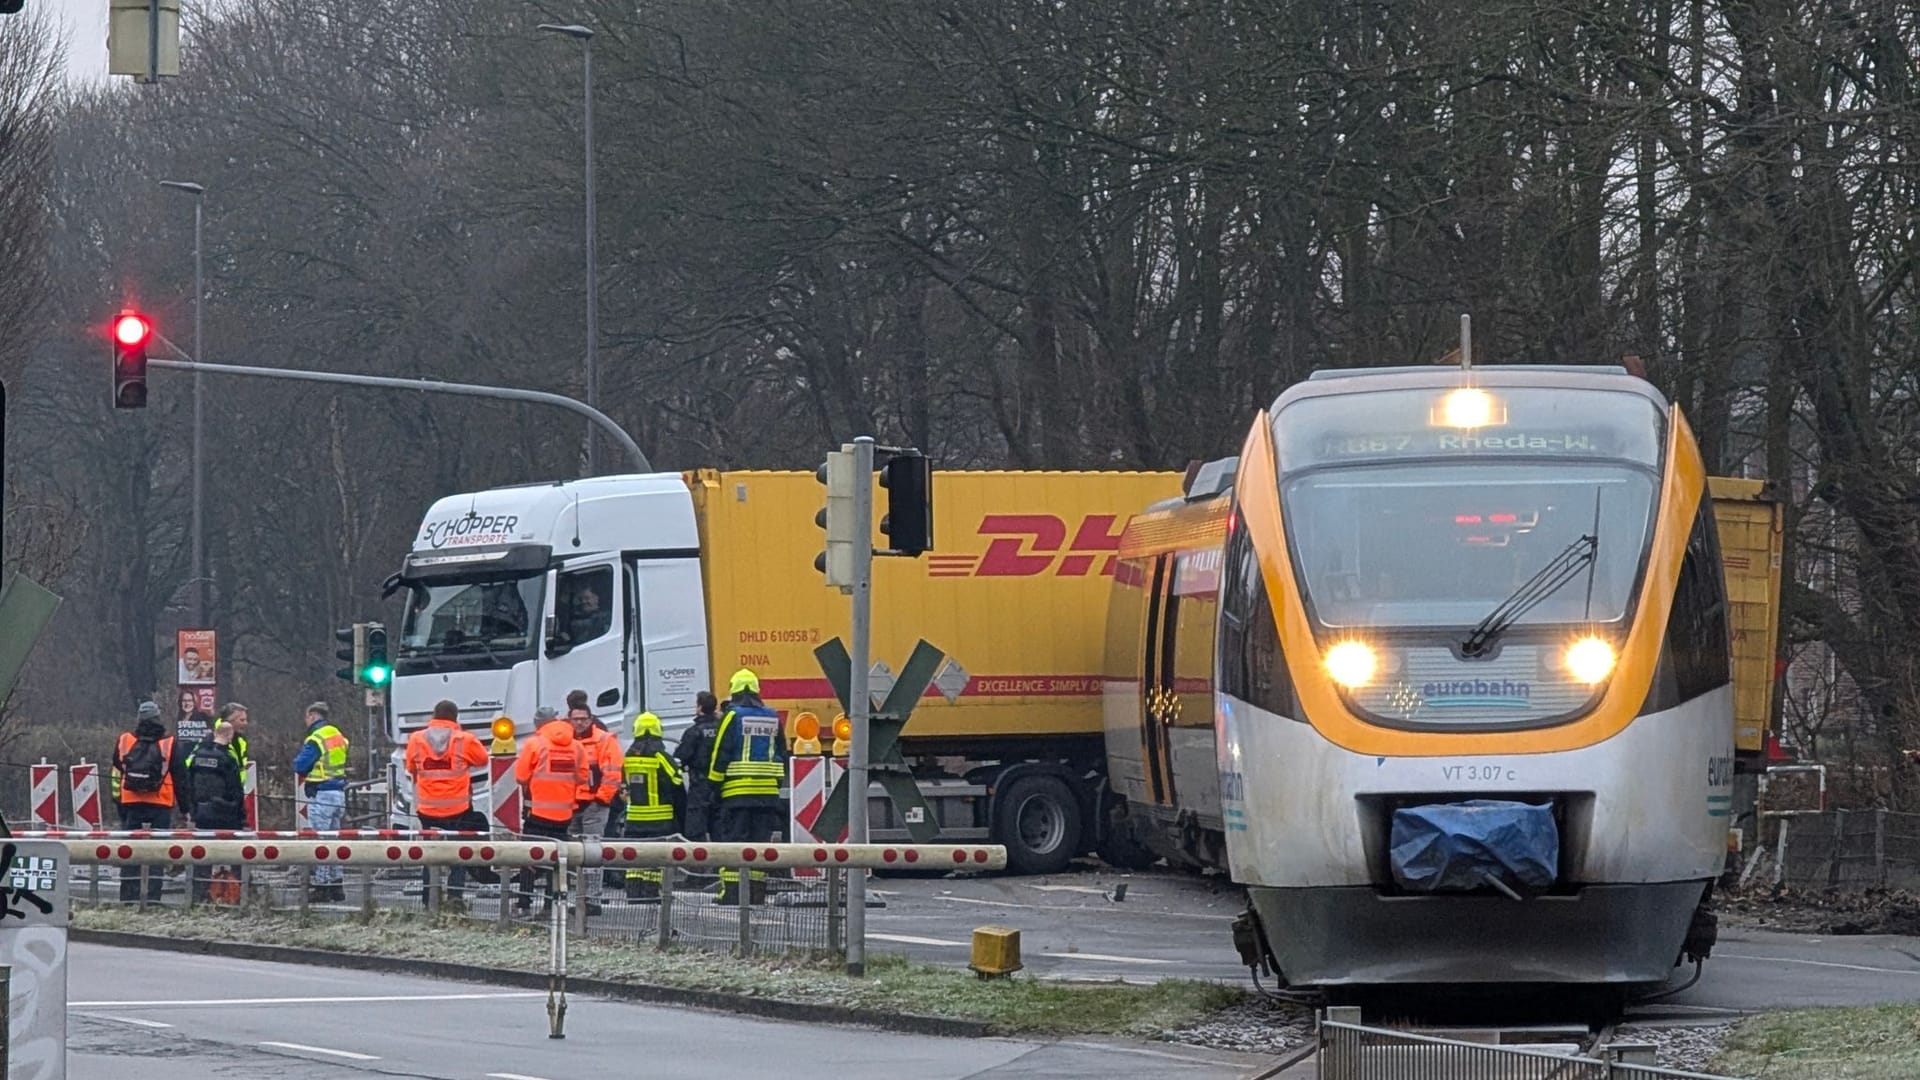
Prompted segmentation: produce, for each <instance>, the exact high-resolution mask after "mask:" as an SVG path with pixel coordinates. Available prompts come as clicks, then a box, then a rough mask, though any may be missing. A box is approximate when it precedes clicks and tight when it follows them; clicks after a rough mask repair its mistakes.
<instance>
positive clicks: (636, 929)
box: [73, 866, 846, 955]
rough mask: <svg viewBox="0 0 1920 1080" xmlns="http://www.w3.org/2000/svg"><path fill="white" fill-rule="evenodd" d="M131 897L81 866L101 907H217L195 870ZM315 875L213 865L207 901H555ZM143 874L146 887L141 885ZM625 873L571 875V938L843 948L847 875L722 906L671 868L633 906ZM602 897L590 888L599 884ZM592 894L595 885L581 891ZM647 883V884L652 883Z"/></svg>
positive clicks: (86, 889)
mask: <svg viewBox="0 0 1920 1080" xmlns="http://www.w3.org/2000/svg"><path fill="white" fill-rule="evenodd" d="M128 869H129V871H130V872H129V873H128V875H127V881H126V887H125V888H124V889H123V886H122V870H121V868H118V867H101V866H76V867H74V870H73V873H74V878H75V880H74V883H73V895H74V896H75V897H79V898H85V899H86V900H88V901H90V902H97V903H103V904H115V903H126V904H133V905H138V906H141V907H143V908H144V907H148V906H159V907H165V908H172V909H185V908H188V907H192V906H195V905H196V904H197V905H210V906H228V907H231V906H236V905H234V904H232V903H231V902H229V903H226V904H224V905H223V904H221V903H219V902H218V900H217V899H213V900H209V899H200V900H196V899H195V890H194V888H193V879H192V868H191V867H163V866H154V867H144V868H128ZM316 869H317V868H316V867H311V866H287V867H264V866H239V867H232V868H230V869H228V870H227V874H229V875H230V876H231V879H232V881H233V882H234V884H233V885H232V886H228V885H226V880H227V879H226V878H221V877H218V876H217V875H219V873H220V870H221V868H218V867H207V868H202V871H203V872H205V873H207V881H208V884H209V886H211V888H210V890H209V892H210V894H211V896H213V897H215V898H219V897H221V895H222V893H228V894H232V893H237V894H238V896H239V904H238V905H237V906H244V907H246V908H249V909H250V910H255V911H263V912H286V913H298V914H301V915H306V916H311V917H316V918H339V919H346V918H355V917H367V916H370V915H375V914H379V913H383V912H406V913H414V914H419V913H437V914H441V915H444V916H448V917H459V918H464V919H466V920H467V921H469V922H471V923H473V924H475V925H484V926H497V927H499V928H501V929H512V928H536V929H537V928H542V927H545V926H546V925H547V921H548V918H549V915H548V913H549V910H550V906H551V903H552V901H551V899H550V897H549V886H548V884H547V882H546V880H545V876H546V875H545V874H544V873H543V872H541V871H533V872H532V873H530V874H528V875H526V877H527V878H530V879H531V880H525V881H523V880H521V878H520V877H518V876H516V875H515V872H514V871H511V870H504V871H501V874H502V875H503V877H502V880H501V882H500V883H499V884H491V883H489V884H481V883H477V882H474V881H470V880H469V881H465V882H463V883H462V887H461V888H460V889H459V890H458V891H457V892H456V891H455V890H454V889H452V887H451V882H450V875H449V872H448V868H446V867H438V866H435V867H408V868H398V867H381V866H345V867H337V868H335V869H336V870H338V871H339V872H340V873H341V874H342V875H343V876H344V881H343V883H342V886H341V888H340V889H339V891H338V893H337V894H335V895H333V896H331V897H328V898H316V896H315V893H314V871H315V870H316ZM142 873H144V874H145V875H146V877H145V878H143V877H142V876H141V875H142ZM626 873H627V872H626V871H625V870H624V869H619V868H601V867H589V868H586V869H585V870H584V871H582V870H579V869H571V870H569V871H568V889H567V894H568V895H567V903H568V905H569V911H568V913H567V914H568V922H569V924H570V931H571V932H572V933H575V934H588V935H591V936H593V937H596V938H606V939H613V940H621V941H629V942H632V943H634V944H636V945H653V946H656V947H669V946H671V947H683V948H699V949H707V950H711V951H716V952H729V953H734V954H736V955H780V954H792V953H802V954H810V955H840V954H842V953H843V952H844V950H845V947H846V931H845V925H846V910H845V908H846V887H845V886H846V871H845V870H838V869H824V870H820V871H818V873H819V875H820V876H819V877H814V878H796V877H790V876H786V875H787V872H786V871H769V872H768V874H769V876H768V877H766V878H765V879H763V880H762V881H760V882H758V883H757V884H756V885H754V886H751V887H749V888H747V889H744V890H737V891H738V893H739V898H740V900H741V901H742V902H741V903H738V904H731V903H729V904H722V903H720V902H719V896H718V893H719V888H718V885H719V879H718V875H717V874H715V873H713V872H711V871H705V872H703V871H695V870H685V869H674V868H667V869H664V870H662V871H661V872H660V873H661V881H660V883H659V885H658V886H657V887H656V888H655V889H652V890H649V889H644V888H642V889H636V890H633V891H634V892H636V893H645V892H652V893H653V894H654V895H635V896H629V890H628V888H627V879H626ZM596 877H597V878H598V879H599V887H598V890H597V895H596V890H595V889H594V888H593V887H592V886H593V884H594V879H595V878H596ZM143 880H145V881H148V882H150V883H152V882H157V883H158V885H159V898H158V899H157V900H155V901H151V902H150V901H147V900H145V899H144V897H145V896H146V893H147V891H150V890H143V889H142V888H141V885H140V883H141V881H143ZM583 884H585V885H586V886H587V887H586V888H582V885H583ZM649 884H651V883H649Z"/></svg>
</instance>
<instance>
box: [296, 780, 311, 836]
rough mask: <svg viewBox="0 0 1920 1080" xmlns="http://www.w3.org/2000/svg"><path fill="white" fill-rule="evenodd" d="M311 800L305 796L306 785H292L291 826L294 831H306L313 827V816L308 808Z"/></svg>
mask: <svg viewBox="0 0 1920 1080" xmlns="http://www.w3.org/2000/svg"><path fill="white" fill-rule="evenodd" d="M312 806H313V800H312V799H309V798H307V785H305V784H295V785H294V786H293V828H294V831H295V832H306V831H308V830H309V829H312V828H313V816H312V814H310V813H309V809H310V808H311V807H312Z"/></svg>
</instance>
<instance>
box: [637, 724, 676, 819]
mask: <svg viewBox="0 0 1920 1080" xmlns="http://www.w3.org/2000/svg"><path fill="white" fill-rule="evenodd" d="M621 767H622V771H623V772H624V773H625V775H626V779H627V820H628V821H648V822H670V821H673V820H674V819H675V818H677V817H678V816H679V814H680V808H679V805H678V804H679V802H680V801H681V799H682V798H684V796H682V795H681V790H680V770H679V769H677V768H675V767H674V764H673V759H672V758H671V757H668V756H667V753H666V750H665V749H664V748H663V747H662V746H661V744H660V740H659V739H658V738H652V739H635V740H634V741H633V745H632V746H631V747H629V748H628V753H627V756H626V757H625V759H623V761H622V763H621Z"/></svg>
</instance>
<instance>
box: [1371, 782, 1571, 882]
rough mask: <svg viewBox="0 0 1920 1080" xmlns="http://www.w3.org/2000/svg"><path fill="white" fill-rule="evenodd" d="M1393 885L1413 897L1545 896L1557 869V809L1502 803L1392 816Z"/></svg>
mask: <svg viewBox="0 0 1920 1080" xmlns="http://www.w3.org/2000/svg"><path fill="white" fill-rule="evenodd" d="M1392 844H1393V848H1392V851H1391V852H1390V854H1389V861H1390V862H1391V863H1392V866H1393V880H1394V881H1396V882H1398V883H1399V884H1400V887H1401V888H1403V889H1407V890H1409V891H1412V892H1460V891H1467V890H1472V889H1484V888H1488V887H1496V888H1497V887H1498V886H1495V885H1494V882H1495V881H1499V882H1501V883H1504V884H1505V885H1506V886H1507V887H1509V888H1511V889H1513V890H1515V891H1516V892H1541V891H1544V890H1546V889H1548V888H1550V887H1551V886H1552V885H1553V879H1554V877H1555V875H1556V873H1557V872H1558V868H1559V866H1560V829H1559V827H1558V826H1557V825H1555V824H1554V821H1553V808H1552V807H1550V806H1534V805H1532V804H1530V803H1523V802H1507V801H1504V800H1499V799H1472V800H1469V801H1467V802H1457V803H1434V804H1432V805H1429V806H1409V807H1406V808H1405V809H1401V810H1395V811H1394V812H1393V834H1392Z"/></svg>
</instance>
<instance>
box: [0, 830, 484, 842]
mask: <svg viewBox="0 0 1920 1080" xmlns="http://www.w3.org/2000/svg"><path fill="white" fill-rule="evenodd" d="M13 835H14V837H15V838H16V839H20V840H491V839H493V834H492V833H483V832H462V831H458V830H452V829H335V830H332V831H329V832H315V831H314V830H312V829H302V830H298V831H295V830H280V831H278V832H276V831H273V830H268V831H266V832H248V831H247V830H245V829H90V830H78V829H44V830H35V831H32V832H17V833H14V834H13Z"/></svg>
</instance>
